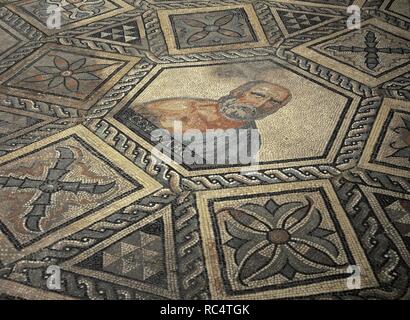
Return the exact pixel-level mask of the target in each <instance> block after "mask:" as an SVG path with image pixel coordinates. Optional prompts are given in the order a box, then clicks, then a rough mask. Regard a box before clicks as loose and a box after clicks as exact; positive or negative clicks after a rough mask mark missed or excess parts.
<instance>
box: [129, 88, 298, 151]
mask: <svg viewBox="0 0 410 320" xmlns="http://www.w3.org/2000/svg"><path fill="white" fill-rule="evenodd" d="M291 97H292V95H291V92H290V91H289V90H288V89H287V88H285V87H283V86H280V85H278V84H273V83H270V82H267V81H252V82H248V83H245V84H243V85H241V86H240V87H238V88H236V89H234V90H232V91H231V92H230V93H229V94H228V95H227V96H223V97H221V98H220V99H219V100H209V99H201V98H168V99H160V100H155V101H151V102H147V103H145V104H142V105H138V106H134V107H133V111H134V112H135V113H137V114H139V115H141V116H143V117H144V118H145V119H146V120H148V121H150V122H151V123H152V124H154V125H155V126H156V127H158V128H160V129H164V130H166V131H167V132H169V133H170V135H171V136H173V135H174V133H175V132H174V130H175V123H180V126H181V128H180V130H181V131H182V134H185V133H186V132H189V131H190V130H197V131H200V132H201V133H203V134H205V133H206V132H207V131H208V130H217V129H222V130H229V131H230V132H235V131H233V130H230V129H234V130H240V129H242V130H249V132H250V130H257V127H256V123H255V121H256V120H261V119H263V118H266V117H268V116H270V115H272V114H274V113H275V112H277V111H278V110H280V109H281V108H283V107H284V106H285V105H286V104H287V103H288V102H289V101H290V100H291ZM258 139H259V141H260V137H259V136H258ZM245 140H246V141H238V146H237V148H236V150H238V152H239V153H240V152H242V150H248V153H249V150H250V145H251V144H252V143H255V141H251V135H250V134H248V135H247V139H245ZM259 141H258V142H259ZM181 142H182V143H189V141H181ZM245 148H246V149H245Z"/></svg>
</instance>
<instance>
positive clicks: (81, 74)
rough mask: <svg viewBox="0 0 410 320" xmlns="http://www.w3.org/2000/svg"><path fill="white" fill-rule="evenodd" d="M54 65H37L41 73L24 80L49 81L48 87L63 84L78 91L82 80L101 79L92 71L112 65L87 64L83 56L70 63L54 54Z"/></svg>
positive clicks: (68, 88) (73, 90)
mask: <svg viewBox="0 0 410 320" xmlns="http://www.w3.org/2000/svg"><path fill="white" fill-rule="evenodd" d="M53 63H54V66H35V67H34V68H35V69H36V70H37V71H39V72H41V74H38V75H35V76H31V77H28V78H26V79H24V80H23V81H24V82H42V81H48V85H47V86H48V88H49V89H53V88H56V87H58V86H60V85H63V86H64V88H65V89H67V90H68V91H71V92H78V90H79V87H80V81H82V80H101V78H99V77H98V76H96V75H95V74H93V73H92V72H95V71H98V70H102V69H104V68H107V67H108V66H110V65H109V64H93V65H86V58H81V59H79V60H76V61H74V62H73V63H69V62H68V61H67V60H66V59H64V58H63V57H60V56H57V55H55V56H54V59H53Z"/></svg>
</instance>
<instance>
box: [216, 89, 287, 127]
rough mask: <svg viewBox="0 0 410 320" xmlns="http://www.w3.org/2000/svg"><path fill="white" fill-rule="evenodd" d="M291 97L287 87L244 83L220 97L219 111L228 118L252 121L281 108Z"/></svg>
mask: <svg viewBox="0 0 410 320" xmlns="http://www.w3.org/2000/svg"><path fill="white" fill-rule="evenodd" d="M290 98H291V93H290V91H289V90H288V89H286V88H284V87H282V86H279V85H277V84H272V83H269V82H262V81H261V82H254V83H248V84H245V85H243V86H241V87H239V88H237V89H235V90H234V91H232V92H231V93H230V94H229V96H226V97H223V98H221V100H220V101H219V102H220V104H221V109H220V110H221V112H222V113H223V114H224V115H225V116H226V117H227V118H230V119H233V120H243V121H252V120H257V119H261V118H264V117H266V116H268V115H270V114H272V113H274V112H276V111H278V110H279V109H280V108H282V107H283V106H284V105H285V104H286V103H287V102H288V101H289V100H290Z"/></svg>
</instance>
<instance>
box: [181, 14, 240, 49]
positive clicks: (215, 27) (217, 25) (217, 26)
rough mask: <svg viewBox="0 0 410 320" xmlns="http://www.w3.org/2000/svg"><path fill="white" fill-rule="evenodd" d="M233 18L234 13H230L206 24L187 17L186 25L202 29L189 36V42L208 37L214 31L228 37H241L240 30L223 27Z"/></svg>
mask: <svg viewBox="0 0 410 320" xmlns="http://www.w3.org/2000/svg"><path fill="white" fill-rule="evenodd" d="M233 18H234V15H233V14H228V15H225V16H223V17H221V18H218V19H217V20H215V21H214V23H212V24H206V23H204V22H202V21H199V20H196V19H185V20H184V23H185V24H186V25H188V26H190V27H194V28H200V29H202V30H201V31H199V32H196V33H194V34H193V35H191V36H190V37H189V38H188V40H187V42H188V43H192V42H197V41H199V40H202V39H204V38H206V37H207V36H208V35H210V34H211V33H212V32H216V33H219V34H221V35H224V36H227V37H232V38H241V37H242V35H241V34H240V33H239V32H236V31H233V30H230V29H227V28H222V27H223V26H226V25H227V24H228V23H230V22H231V21H232V20H233Z"/></svg>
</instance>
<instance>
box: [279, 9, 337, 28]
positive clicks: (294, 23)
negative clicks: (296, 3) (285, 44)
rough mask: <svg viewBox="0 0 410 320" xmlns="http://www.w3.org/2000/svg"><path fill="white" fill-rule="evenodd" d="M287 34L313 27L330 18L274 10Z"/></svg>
mask: <svg viewBox="0 0 410 320" xmlns="http://www.w3.org/2000/svg"><path fill="white" fill-rule="evenodd" d="M276 11H277V13H278V15H279V17H280V19H281V20H282V22H283V24H284V26H285V27H286V30H287V31H288V32H289V34H292V33H294V32H297V31H300V30H303V29H306V28H310V27H313V26H315V25H318V24H319V23H322V22H324V21H327V20H330V19H331V18H332V17H329V16H324V15H320V14H316V13H315V14H309V13H303V12H292V11H286V10H276Z"/></svg>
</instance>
